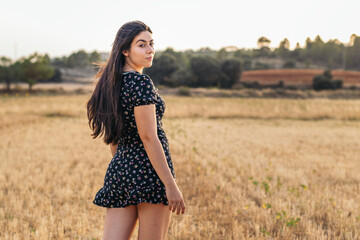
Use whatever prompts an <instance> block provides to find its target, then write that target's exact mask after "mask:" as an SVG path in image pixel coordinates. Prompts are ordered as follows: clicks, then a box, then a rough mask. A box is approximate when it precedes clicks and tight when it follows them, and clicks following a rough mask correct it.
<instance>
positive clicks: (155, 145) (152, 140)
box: [134, 104, 176, 188]
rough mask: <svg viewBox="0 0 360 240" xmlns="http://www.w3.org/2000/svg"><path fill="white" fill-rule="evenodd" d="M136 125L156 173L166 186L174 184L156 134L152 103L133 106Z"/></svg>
mask: <svg viewBox="0 0 360 240" xmlns="http://www.w3.org/2000/svg"><path fill="white" fill-rule="evenodd" d="M134 115H135V121H136V126H137V129H138V133H139V136H140V138H141V141H142V142H143V144H144V148H145V151H146V153H147V155H148V157H149V159H150V162H151V164H152V165H153V167H154V169H155V171H156V173H157V174H158V176H159V177H160V179H161V181H162V182H163V183H164V185H165V187H166V188H172V187H175V186H176V183H175V180H174V178H173V176H172V174H171V172H170V169H169V167H168V164H167V161H166V156H165V153H164V150H163V148H162V145H161V143H160V140H159V138H158V135H157V125H156V110H155V105H154V104H148V105H141V106H137V107H135V108H134Z"/></svg>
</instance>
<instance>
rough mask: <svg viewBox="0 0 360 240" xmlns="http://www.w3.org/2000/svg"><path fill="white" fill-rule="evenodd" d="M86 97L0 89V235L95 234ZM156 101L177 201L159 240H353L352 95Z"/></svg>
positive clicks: (359, 148)
mask: <svg viewBox="0 0 360 240" xmlns="http://www.w3.org/2000/svg"><path fill="white" fill-rule="evenodd" d="M88 98H89V95H73V96H71V95H69V96H17V97H16V96H0V193H1V194H0V239H101V237H102V227H103V217H104V214H105V209H104V208H100V207H98V206H95V205H94V204H93V203H92V200H93V197H94V196H95V193H96V192H97V191H98V189H99V188H100V187H101V186H102V184H103V178H104V175H105V171H106V168H107V165H108V163H109V162H110V160H111V153H110V148H109V146H107V145H105V144H104V143H103V142H102V139H95V140H94V139H92V138H91V136H90V134H91V131H90V129H89V127H88V125H87V118H86V108H85V104H86V101H87V100H88ZM163 98H164V100H165V102H166V111H165V115H164V118H163V124H164V128H165V131H166V134H167V136H168V138H169V144H170V151H171V154H172V158H173V162H174V168H175V172H176V177H177V183H178V185H179V188H180V189H181V191H182V193H183V196H184V198H185V204H186V207H187V209H186V213H185V214H184V215H176V214H172V220H171V223H170V227H169V233H168V239H169V240H175V239H179V240H180V239H221V240H225V239H360V201H359V199H360V174H359V172H360V101H359V100H328V99H311V100H289V99H251V98H247V99H241V98H206V97H205V98H200V97H199V98H196V97H175V96H163ZM137 228H138V225H137ZM136 232H137V229H136V230H135V234H134V236H133V238H132V239H137V234H136Z"/></svg>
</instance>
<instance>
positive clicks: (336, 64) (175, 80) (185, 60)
mask: <svg viewBox="0 0 360 240" xmlns="http://www.w3.org/2000/svg"><path fill="white" fill-rule="evenodd" d="M270 43H271V40H270V39H268V38H267V37H265V36H262V37H260V38H259V39H258V41H257V45H258V47H257V48H254V49H244V48H243V49H239V48H237V47H235V46H228V47H223V48H221V49H219V50H213V49H210V48H208V47H205V48H200V49H199V50H196V51H195V50H191V49H190V50H185V51H175V50H174V49H172V48H167V49H166V50H164V51H158V52H157V53H156V56H155V58H154V61H153V65H152V67H151V68H146V69H145V70H144V73H145V74H149V75H150V76H151V77H152V79H153V80H154V82H155V84H161V85H164V86H169V87H178V86H188V87H218V88H231V87H232V86H233V85H234V84H235V83H236V82H238V81H240V78H241V74H242V72H243V71H247V70H257V69H273V68H297V67H300V68H323V69H328V70H331V69H335V68H337V69H339V68H341V69H344V70H345V69H347V70H360V36H357V35H356V34H353V35H351V37H350V41H349V43H347V44H345V43H341V42H340V41H339V40H337V39H335V40H329V41H328V42H324V41H323V40H322V39H321V37H320V36H316V37H315V39H314V40H311V39H310V38H307V39H306V41H305V45H304V47H301V46H300V44H299V43H297V44H296V47H295V48H294V49H292V50H291V49H290V48H289V47H290V42H289V40H288V39H286V38H285V39H284V40H283V41H281V42H280V44H279V46H278V47H276V48H270ZM101 58H102V57H101V56H100V54H99V53H98V52H97V51H93V52H91V53H87V52H86V51H84V50H79V51H77V52H73V53H72V54H70V55H69V56H63V57H58V58H53V59H50V58H49V56H48V55H47V54H45V55H39V54H37V53H35V54H32V55H30V56H29V57H24V58H21V59H19V60H17V61H16V62H13V61H12V60H11V59H9V58H6V57H0V81H4V82H6V85H7V88H8V89H10V84H11V83H12V82H14V81H23V82H27V83H28V84H29V89H30V90H31V87H32V86H33V85H34V84H35V83H36V82H39V81H54V80H59V81H60V80H61V72H60V69H61V68H75V67H76V68H87V67H92V68H93V69H95V71H96V69H97V66H96V65H94V63H98V62H100V61H101V60H102V59H101ZM275 59H276V60H281V62H282V63H283V64H282V65H281V66H280V67H279V66H277V65H275V63H276V62H279V61H273V60H275ZM326 76H327V77H329V76H330V75H326ZM325 78H326V77H325ZM326 79H328V78H326ZM320 82H321V81H320ZM245 85H246V84H245ZM315 85H316V84H315ZM330 85H331V84H330ZM334 86H335V85H334ZM336 86H339V83H338V84H337V85H336ZM314 88H315V87H314Z"/></svg>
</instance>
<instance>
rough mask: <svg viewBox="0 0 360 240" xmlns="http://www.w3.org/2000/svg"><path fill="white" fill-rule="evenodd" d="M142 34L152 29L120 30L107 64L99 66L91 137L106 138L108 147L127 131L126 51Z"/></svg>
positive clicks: (128, 26)
mask: <svg viewBox="0 0 360 240" xmlns="http://www.w3.org/2000/svg"><path fill="white" fill-rule="evenodd" d="M142 31H149V32H150V33H152V31H151V29H150V28H149V27H148V26H147V25H146V24H144V23H143V22H141V21H131V22H127V23H125V24H124V25H122V26H121V27H120V29H119V30H118V32H117V34H116V37H115V40H114V43H113V44H112V50H111V53H110V56H109V58H108V60H107V61H106V62H105V63H99V64H97V65H99V67H100V68H99V70H98V72H97V74H96V75H95V78H96V79H98V81H97V83H96V86H95V89H94V92H93V93H92V96H91V98H90V99H89V101H88V102H87V117H88V119H89V127H90V129H91V130H92V131H93V133H92V134H91V136H92V137H93V138H96V137H98V136H99V134H100V136H102V135H103V134H104V142H105V143H106V144H109V143H113V144H116V143H117V141H118V140H119V139H120V137H121V133H122V130H123V123H122V116H121V112H120V111H119V109H120V106H121V105H120V103H121V92H120V91H121V87H122V83H123V68H124V64H125V56H124V55H123V54H122V52H123V51H124V50H129V49H130V47H131V43H132V41H133V40H134V38H135V37H136V36H137V35H138V34H139V33H140V32H142Z"/></svg>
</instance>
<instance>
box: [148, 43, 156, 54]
mask: <svg viewBox="0 0 360 240" xmlns="http://www.w3.org/2000/svg"><path fill="white" fill-rule="evenodd" d="M147 52H148V53H149V54H150V53H154V52H155V49H154V47H152V46H151V45H148V48H147Z"/></svg>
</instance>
